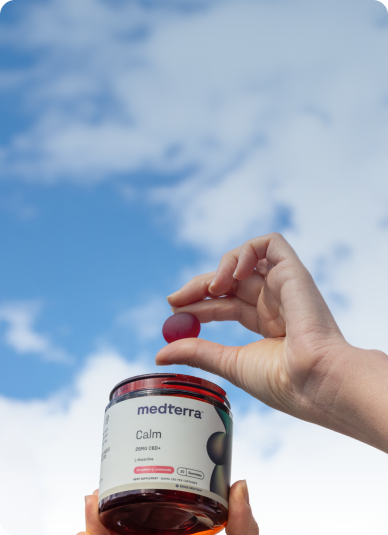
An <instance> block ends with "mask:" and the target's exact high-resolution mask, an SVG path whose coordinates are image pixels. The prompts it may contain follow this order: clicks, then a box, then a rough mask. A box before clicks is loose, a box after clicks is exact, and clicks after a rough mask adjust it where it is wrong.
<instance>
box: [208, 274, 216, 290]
mask: <svg viewBox="0 0 388 535" xmlns="http://www.w3.org/2000/svg"><path fill="white" fill-rule="evenodd" d="M215 280H216V278H215V277H214V279H213V280H212V281H211V283H210V284H209V288H208V290H209V292H211V293H213V290H212V287H213V285H214V281H215Z"/></svg>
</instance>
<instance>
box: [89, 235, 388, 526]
mask: <svg viewBox="0 0 388 535" xmlns="http://www.w3.org/2000/svg"><path fill="white" fill-rule="evenodd" d="M167 299H168V301H169V303H170V305H171V307H172V309H173V312H174V313H175V314H179V313H180V312H190V313H192V314H194V315H195V316H196V317H197V318H198V319H199V321H200V322H201V323H208V322H210V321H226V320H228V321H239V322H240V323H241V325H243V326H244V327H246V328H247V329H250V330H251V331H254V332H256V333H258V334H260V335H262V336H263V337H264V338H263V339H261V340H258V341H257V342H254V343H252V344H248V345H246V346H239V347H226V346H223V345H220V344H214V343H212V342H208V341H205V340H201V339H197V338H190V339H185V340H178V341H176V342H173V343H171V344H169V345H167V346H166V347H164V348H163V349H161V351H159V353H158V354H157V356H156V363H157V364H158V365H161V366H166V365H170V364H186V365H189V366H192V367H196V368H201V369H203V370H206V371H209V372H212V373H214V374H216V375H219V376H221V377H224V378H225V379H227V380H228V381H230V382H231V383H233V384H235V385H236V386H238V387H240V388H242V389H243V390H245V391H246V392H248V393H249V394H251V395H252V396H253V397H255V398H257V399H259V400H261V401H263V402H264V403H266V404H267V405H269V406H271V407H274V408H275V409H278V410H280V411H283V412H286V413H288V414H291V415H292V416H295V417H297V418H301V419H303V420H306V421H309V422H313V423H315V424H318V425H321V426H324V427H327V428H329V429H332V430H334V431H337V432H339V433H343V434H345V435H348V436H350V437H353V438H355V439H358V440H361V441H363V442H365V443H367V444H370V445H371V446H374V447H376V448H379V449H381V450H382V451H385V452H387V453H388V396H387V394H386V390H387V388H386V385H387V384H388V357H387V355H386V354H385V353H383V352H381V351H377V350H365V349H360V348H356V347H354V346H351V345H350V344H349V343H348V342H347V341H346V340H345V338H344V337H343V335H342V333H341V331H340V330H339V328H338V326H337V324H336V322H335V320H334V318H333V316H332V314H331V312H330V310H329V308H328V307H327V305H326V303H325V301H324V299H323V297H322V295H321V294H320V292H319V290H318V288H317V287H316V285H315V283H314V281H313V279H312V277H311V275H310V273H309V272H308V271H307V269H306V268H305V267H304V265H303V264H302V263H301V261H300V260H299V258H298V256H297V255H296V253H295V251H294V250H293V249H292V247H291V246H290V245H289V244H288V243H287V241H286V240H285V239H284V238H283V237H282V236H281V235H280V234H276V233H275V234H268V235H266V236H261V237H258V238H254V239H252V240H249V241H248V242H246V243H244V244H243V245H242V246H241V247H238V248H237V249H234V250H233V251H230V252H229V253H226V254H225V255H224V256H223V257H222V259H221V262H220V264H219V267H218V269H217V271H216V272H213V273H206V274H204V275H199V276H197V277H195V278H194V279H192V280H191V281H190V282H188V283H187V284H186V285H185V286H183V288H181V289H180V290H178V291H177V292H175V293H173V294H172V295H170V296H169V297H168V298H167ZM246 496H248V489H247V487H246V483H245V481H238V482H236V483H235V484H234V485H233V486H232V488H231V495H230V510H229V511H230V513H229V521H228V526H227V529H226V533H227V535H257V534H258V532H259V530H258V527H257V524H256V522H255V520H254V518H253V516H252V512H251V508H250V506H249V505H248V503H247V500H246V498H245V497H246ZM248 502H249V499H248ZM86 530H87V531H86V532H82V533H81V534H79V535H115V534H113V533H110V532H109V531H107V530H106V529H105V528H103V527H102V526H101V524H100V523H99V522H98V515H97V496H88V497H87V499H86Z"/></svg>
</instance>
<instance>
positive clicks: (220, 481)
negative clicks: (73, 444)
mask: <svg viewBox="0 0 388 535" xmlns="http://www.w3.org/2000/svg"><path fill="white" fill-rule="evenodd" d="M109 399H110V403H109V405H108V406H107V408H106V411H105V420H104V434H103V444H102V456H101V478H100V490H99V514H100V521H101V522H102V524H103V525H104V526H106V527H107V528H108V529H111V530H112V531H113V532H114V533H119V534H122V535H129V534H133V535H135V534H142V535H179V534H182V535H183V533H184V534H187V535H191V534H194V533H201V534H203V535H205V534H206V535H210V534H215V533H218V532H219V531H221V530H222V529H223V528H224V527H225V526H226V523H227V519H228V497H229V486H230V469H231V454H232V427H233V423H232V414H231V412H230V405H229V401H228V397H227V394H226V392H225V391H224V390H223V389H222V388H220V387H219V386H217V385H215V384H214V383H212V382H210V381H206V380H204V379H200V378H199V377H192V376H190V375H180V374H174V373H156V374H149V375H139V376H137V377H131V378H129V379H126V380H125V381H122V382H121V383H119V384H118V385H116V386H115V387H114V389H113V390H112V392H111V394H110V398H109Z"/></svg>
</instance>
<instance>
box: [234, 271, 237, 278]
mask: <svg viewBox="0 0 388 535" xmlns="http://www.w3.org/2000/svg"><path fill="white" fill-rule="evenodd" d="M236 273H237V269H236V271H235V272H234V273H233V278H234V279H237V277H236Z"/></svg>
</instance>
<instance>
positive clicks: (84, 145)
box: [0, 0, 387, 181]
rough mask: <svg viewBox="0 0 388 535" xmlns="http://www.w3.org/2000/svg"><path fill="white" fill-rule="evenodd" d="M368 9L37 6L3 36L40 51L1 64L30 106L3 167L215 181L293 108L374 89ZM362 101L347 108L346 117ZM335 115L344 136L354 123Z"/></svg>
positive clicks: (376, 56) (45, 173)
mask: <svg viewBox="0 0 388 535" xmlns="http://www.w3.org/2000/svg"><path fill="white" fill-rule="evenodd" d="M375 6H376V7H375ZM349 9H351V11H352V17H351V18H350V19H349V16H348V14H349ZM333 14H335V16H333ZM379 16H380V15H379V11H378V9H377V4H374V3H373V2H371V3H370V4H366V3H365V2H362V1H361V0H359V1H358V2H355V1H354V0H353V2H351V3H350V2H349V0H341V2H338V1H337V2H335V1H334V0H330V1H327V2H325V3H320V4H318V3H314V4H312V3H311V2H308V0H296V1H294V2H293V3H292V4H290V3H286V2H273V3H267V2H257V1H253V0H239V1H236V0H229V1H226V2H211V1H209V2H205V3H203V4H202V7H200V8H197V9H196V10H191V11H189V14H188V12H185V10H184V9H182V6H181V5H179V4H175V3H168V2H167V3H161V4H160V6H159V7H155V8H153V9H149V8H146V7H141V6H140V5H135V4H134V3H130V4H128V3H122V4H120V5H119V4H115V5H109V3H102V2H97V1H96V0H88V1H87V2H84V3H83V4H82V8H80V6H79V3H78V2H77V1H76V0H68V1H67V2H65V3H63V2H59V1H58V0H52V1H51V2H50V3H48V4H45V5H44V6H43V5H42V6H39V5H35V6H33V8H31V9H30V10H29V11H28V16H27V17H26V19H25V20H24V22H21V23H20V25H21V26H19V28H20V30H19V31H22V32H23V44H21V43H20V42H17V41H16V39H17V37H16V34H15V31H14V30H12V31H13V33H11V32H10V31H8V30H7V29H6V28H5V32H3V37H2V41H3V43H4V44H5V43H7V44H8V46H10V47H11V49H12V48H15V49H16V50H19V51H20V49H22V50H23V49H24V48H25V47H28V49H29V51H33V50H36V51H37V64H36V66H35V67H34V68H30V69H25V71H24V75H23V76H22V79H21V80H20V79H19V78H17V77H16V78H15V72H12V73H10V72H4V73H2V78H3V82H2V83H3V84H7V83H10V84H11V83H14V84H15V87H14V90H16V89H17V88H18V87H21V86H22V84H24V85H25V84H26V83H28V86H29V96H28V98H26V99H25V101H24V105H25V106H26V107H27V108H31V109H34V110H35V111H36V110H39V113H38V114H37V115H36V117H37V118H36V120H35V121H34V122H33V123H32V125H31V127H30V128H29V129H27V130H26V131H25V132H19V134H18V135H16V136H15V137H14V138H13V139H12V140H11V141H10V143H9V144H8V145H6V146H4V147H3V150H2V165H3V170H4V171H7V172H13V173H14V174H15V175H16V176H18V177H21V176H25V177H28V178H35V179H37V180H47V181H52V180H56V179H64V180H68V179H70V180H79V181H95V180H101V179H103V178H107V177H108V176H109V175H112V174H114V173H123V172H128V171H133V170H139V169H140V170H141V169H149V168H152V169H156V170H157V171H160V172H166V171H172V170H181V171H182V170H184V169H188V168H190V167H193V168H196V169H197V170H198V173H199V175H200V176H201V177H202V178H208V179H210V178H212V179H214V178H216V177H217V176H220V175H222V174H223V173H224V172H225V170H226V169H228V168H229V167H230V166H232V165H235V164H236V161H238V160H239V159H244V157H245V155H246V153H247V150H248V149H249V148H252V147H254V146H255V144H256V143H257V142H258V141H260V140H261V141H263V142H265V143H267V144H270V145H271V144H272V142H273V140H274V138H275V136H276V133H277V130H276V125H277V127H278V129H279V128H281V127H282V126H283V125H285V126H286V127H287V124H288V120H289V118H290V117H292V115H293V114H294V113H299V114H301V115H302V116H303V114H304V113H311V114H315V115H316V116H318V117H321V118H322V120H323V121H324V120H325V118H328V121H329V122H330V120H333V117H332V116H331V115H330V112H331V111H332V110H331V109H329V110H327V109H326V103H327V101H329V104H330V103H331V102H332V101H333V102H334V104H335V111H339V112H341V111H342V112H343V114H346V113H347V112H350V113H353V111H354V109H355V108H353V106H352V105H353V104H358V102H357V99H358V97H359V96H360V95H362V94H363V95H364V97H363V102H364V103H365V102H367V100H368V98H369V97H370V96H374V97H375V100H376V98H380V97H381V99H383V98H384V87H383V85H382V84H385V83H386V80H387V75H386V73H385V71H384V69H381V64H382V62H384V57H385V53H386V46H387V45H386V43H387V39H386V36H385V35H384V32H383V31H382V30H380V31H379V30H377V29H376V27H375V25H374V19H377V18H378V17H379ZM70 36H71V37H70ZM47 47H48V48H49V49H50V54H48V55H44V56H43V55H42V56H40V55H39V51H40V50H42V49H46V48H47ZM64 58H72V60H71V61H68V60H66V61H64ZM356 58H358V59H356ZM360 70H361V71H362V72H363V76H362V80H360V79H359V74H358V73H359V72H360ZM379 93H380V95H379ZM309 110H310V111H309ZM367 111H368V110H367V109H366V108H365V107H364V106H361V107H357V114H356V116H355V117H356V121H357V117H361V116H363V117H364V118H365V112H367ZM348 117H349V118H350V119H351V115H348ZM376 118H377V119H378V117H377V116H376ZM380 123H381V125H383V124H384V121H383V120H382V119H380ZM346 126H347V128H346V134H347V135H349V137H350V139H351V140H353V139H354V137H355V129H354V124H353V125H352V124H351V123H349V124H347V125H346ZM372 137H374V136H372ZM305 139H306V141H308V136H307V138H305ZM380 139H381V138H380ZM342 141H343V143H342V147H343V148H346V147H344V143H345V141H346V137H345V138H344V139H343V140H342ZM370 143H372V139H371V140H370ZM278 157H279V158H281V154H278ZM0 162H1V160H0Z"/></svg>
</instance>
